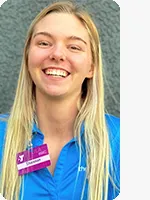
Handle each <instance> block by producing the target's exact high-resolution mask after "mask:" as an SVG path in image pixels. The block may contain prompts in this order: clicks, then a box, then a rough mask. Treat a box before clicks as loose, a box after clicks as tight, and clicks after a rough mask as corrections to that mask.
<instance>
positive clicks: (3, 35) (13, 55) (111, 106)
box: [0, 0, 120, 117]
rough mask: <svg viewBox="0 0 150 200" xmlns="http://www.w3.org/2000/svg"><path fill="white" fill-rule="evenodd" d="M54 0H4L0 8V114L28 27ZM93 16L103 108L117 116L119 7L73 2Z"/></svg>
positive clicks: (98, 0)
mask: <svg viewBox="0 0 150 200" xmlns="http://www.w3.org/2000/svg"><path fill="white" fill-rule="evenodd" d="M51 2H55V1H53V0H43V1H42V0H7V1H6V2H5V3H4V4H3V5H2V6H1V8H0V113H5V112H9V110H10V108H11V105H12V103H13V99H14V95H15V88H16V85H17V79H18V74H19V69H20V65H21V59H22V52H23V47H24V42H25V37H26V33H27V29H28V26H29V25H30V23H31V21H32V20H33V19H34V17H35V16H36V14H38V12H39V11H40V10H41V9H43V8H44V7H46V6H47V5H48V4H50V3H51ZM75 2H79V3H80V4H82V5H83V6H84V7H85V8H86V9H87V10H88V11H89V12H90V14H91V15H92V16H93V18H94V21H95V23H96V25H97V28H98V30H99V34H100V38H101V46H102V53H103V67H104V80H105V106H106V110H107V112H109V113H110V114H113V115H116V116H118V117H119V116H120V8H119V6H118V5H117V4H116V2H114V1H113V0H76V1H75Z"/></svg>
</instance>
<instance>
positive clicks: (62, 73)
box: [45, 69, 68, 77]
mask: <svg viewBox="0 0 150 200" xmlns="http://www.w3.org/2000/svg"><path fill="white" fill-rule="evenodd" d="M45 74H47V75H52V76H61V77H66V76H67V75H68V74H67V72H66V71H62V70H56V69H46V70H45Z"/></svg>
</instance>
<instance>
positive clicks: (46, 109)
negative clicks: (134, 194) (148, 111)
mask: <svg viewBox="0 0 150 200" xmlns="http://www.w3.org/2000/svg"><path fill="white" fill-rule="evenodd" d="M3 118H4V120H1V125H0V137H1V138H0V139H1V140H0V142H1V143H0V146H2V147H3V151H2V152H0V153H1V154H0V156H1V157H0V159H1V179H0V180H1V182H0V193H2V195H3V196H4V197H5V198H6V199H7V200H13V199H15V200H18V199H19V200H20V199H23V200H30V199H33V200H34V199H35V200H38V199H42V200H48V199H51V200H52V199H60V200H71V199H72V200H80V199H84V200H86V199H91V200H103V199H104V200H112V199H114V198H115V197H116V196H117V195H118V194H119V119H118V118H116V117H114V116H111V115H106V114H105V112H104V86H103V76H102V58H101V48H100V41H99V35H98V31H97V29H96V27H95V25H94V23H93V21H92V19H91V18H90V16H89V15H88V14H87V13H86V12H85V11H83V10H81V9H80V8H78V7H76V6H75V5H73V4H72V3H69V2H57V3H54V4H52V5H50V6H48V7H47V8H45V9H43V10H42V11H41V12H40V13H39V14H38V15H37V16H36V18H35V19H34V21H33V22H32V24H31V25H30V28H29V31H28V35H27V39H26V43H25V48H24V55H23V60H22V66H21V71H20V76H19V80H18V86H17V90H16V96H15V100H14V104H13V107H12V110H11V113H10V115H9V116H3ZM43 144H45V145H46V146H44V145H43ZM26 150H27V151H26ZM37 152H38V153H39V154H38V156H39V155H40V156H39V157H36V159H35V157H34V156H35V154H36V153H37ZM43 152H49V153H46V154H44V153H43ZM26 153H27V154H26ZM42 154H44V155H45V157H44V156H43V157H42ZM26 155H27V157H26ZM48 156H50V160H49V157H48ZM24 157H26V160H23V159H24ZM42 159H45V160H42ZM41 163H42V165H41ZM43 166H44V167H43Z"/></svg>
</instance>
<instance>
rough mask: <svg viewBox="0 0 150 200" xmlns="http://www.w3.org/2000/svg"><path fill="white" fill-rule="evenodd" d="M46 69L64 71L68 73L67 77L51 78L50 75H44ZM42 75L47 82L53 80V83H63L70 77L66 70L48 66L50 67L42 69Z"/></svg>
mask: <svg viewBox="0 0 150 200" xmlns="http://www.w3.org/2000/svg"><path fill="white" fill-rule="evenodd" d="M46 69H56V70H64V71H66V72H67V73H68V76H67V77H65V78H64V77H60V76H58V77H57V76H51V75H47V74H45V72H44V71H45V70H46ZM42 74H43V75H44V77H45V78H46V79H47V80H53V81H64V80H66V79H67V78H68V77H70V72H69V71H67V70H66V69H64V68H62V67H54V66H50V67H45V68H43V69H42Z"/></svg>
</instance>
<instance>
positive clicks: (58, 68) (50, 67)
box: [42, 66, 70, 75]
mask: <svg viewBox="0 0 150 200" xmlns="http://www.w3.org/2000/svg"><path fill="white" fill-rule="evenodd" d="M47 69H56V70H63V71H66V72H67V73H68V74H69V75H70V71H68V70H67V69H65V68H62V67H55V66H49V67H45V68H43V69H42V71H43V72H44V71H45V70H47Z"/></svg>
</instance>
